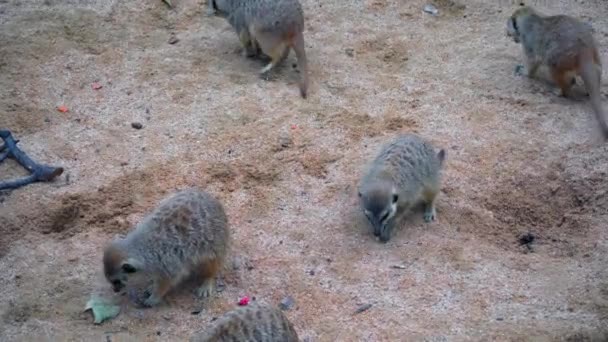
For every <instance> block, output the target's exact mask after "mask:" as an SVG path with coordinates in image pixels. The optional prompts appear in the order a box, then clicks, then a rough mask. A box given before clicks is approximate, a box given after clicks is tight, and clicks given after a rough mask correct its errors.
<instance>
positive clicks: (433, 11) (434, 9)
mask: <svg viewBox="0 0 608 342" xmlns="http://www.w3.org/2000/svg"><path fill="white" fill-rule="evenodd" d="M422 10H423V11H425V12H426V13H428V14H431V15H437V13H439V10H438V9H437V7H435V5H432V4H428V5H426V6H424V8H423V9H422Z"/></svg>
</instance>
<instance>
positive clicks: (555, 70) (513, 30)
mask: <svg viewBox="0 0 608 342" xmlns="http://www.w3.org/2000/svg"><path fill="white" fill-rule="evenodd" d="M507 35H508V36H510V37H511V38H512V39H513V40H514V41H515V42H516V43H521V44H522V46H523V50H524V54H525V56H526V64H527V69H528V70H527V71H528V77H531V78H533V77H534V76H535V75H536V72H537V70H538V68H539V67H540V66H541V65H543V64H544V65H546V66H548V67H549V70H550V72H551V78H552V79H553V81H554V82H555V83H556V84H557V86H558V87H559V88H560V90H561V94H560V95H561V96H564V97H567V96H569V92H570V88H571V87H572V84H573V83H574V80H575V77H576V76H577V75H580V76H581V78H582V79H583V81H584V82H585V87H586V88H587V92H588V93H589V97H590V98H591V106H592V107H593V111H594V113H595V116H596V117H597V120H598V122H599V124H600V128H601V130H602V134H603V136H604V138H606V139H608V124H607V123H606V113H605V112H604V110H603V109H602V101H601V93H600V87H601V78H602V63H601V61H600V55H599V53H598V49H597V45H598V44H597V42H596V40H595V39H594V38H593V29H592V28H591V26H590V25H588V24H585V23H583V22H581V21H578V20H577V19H575V18H572V17H570V16H567V15H555V16H543V15H541V14H539V13H538V12H536V11H534V10H533V9H532V8H530V7H522V8H520V9H518V10H516V11H515V12H514V13H513V15H511V17H510V18H509V20H508V22H507Z"/></svg>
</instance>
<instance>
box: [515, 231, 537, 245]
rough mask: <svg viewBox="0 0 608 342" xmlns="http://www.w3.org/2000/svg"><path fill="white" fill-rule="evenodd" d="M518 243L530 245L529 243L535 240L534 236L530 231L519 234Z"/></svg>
mask: <svg viewBox="0 0 608 342" xmlns="http://www.w3.org/2000/svg"><path fill="white" fill-rule="evenodd" d="M518 240H519V244H520V245H522V246H524V245H526V246H528V247H530V244H532V243H533V242H534V240H536V236H534V234H532V233H524V234H522V235H520V236H519V239H518Z"/></svg>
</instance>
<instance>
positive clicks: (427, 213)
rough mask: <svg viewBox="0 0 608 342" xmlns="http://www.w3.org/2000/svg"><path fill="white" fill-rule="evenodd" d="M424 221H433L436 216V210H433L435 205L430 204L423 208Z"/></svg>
mask: <svg viewBox="0 0 608 342" xmlns="http://www.w3.org/2000/svg"><path fill="white" fill-rule="evenodd" d="M423 218H424V222H427V223H428V222H432V221H435V219H436V218H437V211H436V210H435V207H434V206H432V205H429V206H427V207H426V209H425V210H424V215H423Z"/></svg>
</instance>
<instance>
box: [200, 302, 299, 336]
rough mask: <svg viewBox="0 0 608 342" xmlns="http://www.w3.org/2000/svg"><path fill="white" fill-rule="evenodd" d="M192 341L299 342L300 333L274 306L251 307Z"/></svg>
mask: <svg viewBox="0 0 608 342" xmlns="http://www.w3.org/2000/svg"><path fill="white" fill-rule="evenodd" d="M190 341H191V342H224V341H226V342H228V341H242V342H298V341H299V339H298V334H297V333H296V330H295V329H294V327H293V325H292V324H291V322H289V320H288V319H287V317H286V316H285V314H283V312H282V311H281V310H279V309H277V308H275V307H274V306H270V305H265V304H250V305H248V306H245V307H241V308H238V309H235V310H232V311H229V312H228V313H226V314H224V315H223V316H222V317H220V318H219V319H218V320H217V321H215V323H214V324H213V325H212V326H211V327H210V328H209V329H206V330H204V331H201V332H198V333H195V334H194V336H193V337H192V338H191V339H190Z"/></svg>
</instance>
